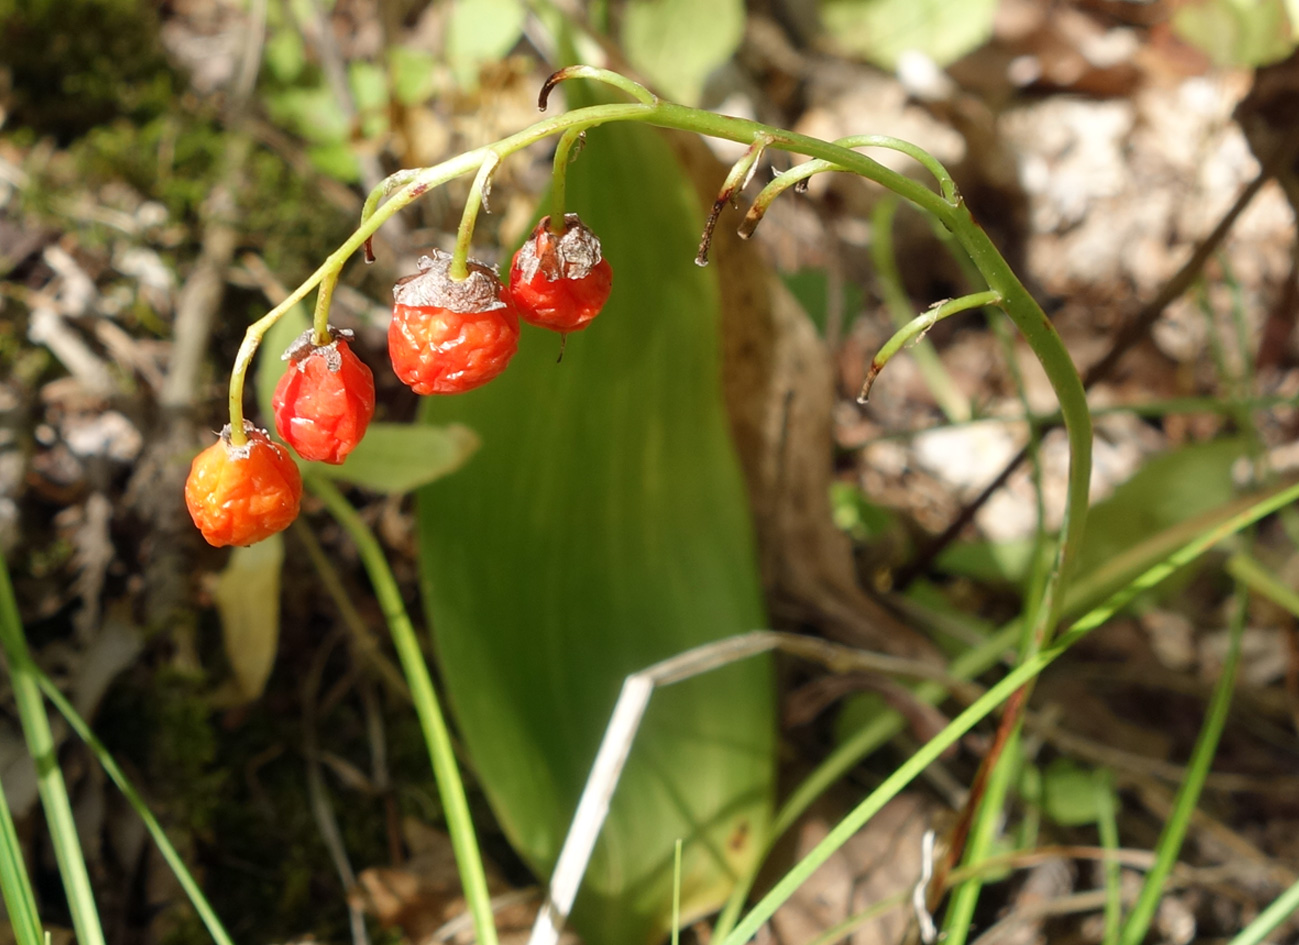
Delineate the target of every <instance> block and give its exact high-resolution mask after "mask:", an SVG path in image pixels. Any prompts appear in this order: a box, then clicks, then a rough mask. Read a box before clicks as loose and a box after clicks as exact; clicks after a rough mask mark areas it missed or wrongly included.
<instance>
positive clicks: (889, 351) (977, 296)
mask: <svg viewBox="0 0 1299 945" xmlns="http://www.w3.org/2000/svg"><path fill="white" fill-rule="evenodd" d="M1003 301H1004V299H1003V298H1002V295H1001V293H1000V292H998V291H996V290H995V289H988V290H987V291H985V292H973V293H971V294H970V295H963V296H961V297H960V298H959V299H948V300H947V301H946V302H940V303H938V304H937V305H934V306H933V307H931V308H930V309H929V310H928V311H926V312H922V313H921V314H919V315H917V316H916V317H915V318H913V319H911V320H910V321H909V322H907V323H906V324H904V325H903V326H902V327H901V328H899V329H898V330H897V331H896V332H894V333H893V337H891V338H890V339H889V340H888V341H886V342H885V343H884V347H882V348H880V350H879V352H878V353H877V354H876V355H875V357H874V358H873V359H872V360H871V364H870V368H869V369H868V370H867V372H866V380H865V381H864V382H863V383H862V387H861V393H860V394H858V396H857V402H858V403H862V404H864V403H866V401H867V399H868V398H869V397H870V392H871V387H873V386H874V384H875V379H876V378H877V377H879V373H880V371H882V370H883V369H884V365H886V364H888V363H889V361H890V360H891V359H892V358H893V356H894V355H895V354H897V353H898V352H899V351H901V350H902V349H903V348H904V347H906V346H907V345H909V344H911V343H912V342H914V341H915V340H916V339H917V338H923V337H924V335H925V332H927V331H929V329H931V328H933V327H934V326H935V325H937V324H938V323H939V322H941V321H942V320H943V319H944V318H948V317H950V316H952V315H956V314H957V313H959V312H968V311H969V310H970V309H972V308H982V307H983V306H985V305H999V304H1001V303H1002V302H1003ZM966 409H967V410H968V407H967V408H966Z"/></svg>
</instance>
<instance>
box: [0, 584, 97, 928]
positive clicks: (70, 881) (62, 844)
mask: <svg viewBox="0 0 1299 945" xmlns="http://www.w3.org/2000/svg"><path fill="white" fill-rule="evenodd" d="M0 648H3V649H4V655H5V660H6V662H8V664H9V678H10V684H11V685H12V686H13V691H14V702H15V703H16V704H17V707H18V719H19V721H20V722H21V724H22V729H23V738H24V739H25V740H26V742H27V751H28V753H30V754H31V756H32V760H33V761H35V762H36V790H37V793H38V794H39V795H40V798H41V806H42V807H43V808H44V810H45V821H46V824H47V825H48V827H49V831H50V841H51V843H52V845H53V847H54V859H55V862H56V863H57V864H58V867H59V876H60V877H62V879H63V889H64V892H65V894H66V895H67V899H68V910H69V911H70V912H71V914H72V927H73V930H74V931H75V932H76V934H77V941H78V942H80V943H82V945H104V931H103V928H102V927H101V926H100V924H99V911H98V909H97V908H96V906H95V896H94V892H93V891H92V889H91V887H90V875H89V874H88V873H87V872H86V859H85V856H84V855H83V854H82V852H81V840H80V838H79V837H78V836H77V823H76V820H75V818H73V816H72V805H71V803H70V802H69V800H68V788H67V785H66V784H65V783H64V781H63V772H62V771H61V770H60V769H59V762H58V758H57V755H56V752H55V746H54V735H53V733H52V732H51V731H50V720H49V717H48V716H47V715H46V714H45V702H44V700H42V699H41V691H40V687H39V685H38V684H37V681H36V679H37V674H38V673H39V670H38V669H37V667H36V663H35V662H34V661H33V660H32V656H31V652H30V651H29V650H28V649H27V638H26V637H25V636H24V634H23V626H22V619H21V618H20V617H19V615H18V602H17V601H16V600H15V598H14V590H13V585H12V584H10V582H9V568H8V566H7V565H5V564H4V563H3V562H0ZM29 892H30V890H29ZM7 895H8V893H7V892H6V897H7ZM33 911H34V907H33Z"/></svg>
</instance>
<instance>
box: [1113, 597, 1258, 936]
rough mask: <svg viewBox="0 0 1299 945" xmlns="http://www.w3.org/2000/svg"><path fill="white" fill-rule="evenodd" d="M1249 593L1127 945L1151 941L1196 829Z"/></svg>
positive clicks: (1240, 603) (1232, 686) (1240, 604)
mask: <svg viewBox="0 0 1299 945" xmlns="http://www.w3.org/2000/svg"><path fill="white" fill-rule="evenodd" d="M1247 604H1248V595H1247V594H1246V593H1244V589H1243V588H1241V590H1240V591H1238V600H1237V606H1236V610H1235V612H1234V614H1233V615H1232V621H1231V636H1230V643H1229V646H1228V649H1227V656H1226V659H1225V660H1223V664H1222V673H1221V674H1220V675H1219V676H1218V681H1217V683H1215V684H1214V687H1213V696H1212V697H1211V698H1210V699H1209V710H1208V712H1207V713H1206V715H1205V719H1204V725H1203V727H1202V728H1201V729H1200V735H1199V737H1198V738H1197V739H1196V742H1195V749H1194V751H1192V753H1191V761H1190V764H1188V765H1187V767H1186V780H1185V781H1183V782H1182V784H1181V786H1180V787H1179V788H1178V789H1177V796H1176V798H1174V800H1173V810H1172V813H1171V814H1169V817H1168V823H1166V824H1165V825H1164V830H1163V832H1162V833H1161V834H1160V836H1159V845H1158V847H1157V848H1156V853H1155V865H1154V866H1153V867H1151V869H1150V872H1148V873H1147V874H1146V880H1145V883H1144V884H1143V885H1142V887H1141V893H1140V894H1139V895H1138V896H1137V902H1136V904H1135V905H1134V906H1133V907H1132V912H1131V913H1129V915H1128V920H1127V922H1126V924H1125V925H1124V928H1123V937H1122V939H1121V941H1122V943H1123V945H1140V943H1141V941H1142V940H1143V939H1145V937H1146V930H1147V929H1149V928H1150V922H1151V920H1152V919H1154V917H1155V910H1156V909H1157V908H1158V907H1159V900H1160V899H1161V898H1162V897H1163V895H1164V883H1165V881H1166V880H1167V879H1168V874H1169V873H1171V872H1172V869H1173V866H1174V864H1176V862H1177V856H1178V854H1179V853H1181V850H1182V841H1183V840H1184V839H1185V838H1186V832H1187V830H1188V829H1189V828H1190V825H1191V816H1192V814H1194V813H1195V807H1196V805H1197V804H1198V803H1199V800H1200V792H1201V790H1203V788H1204V779H1205V778H1206V777H1207V776H1208V774H1209V767H1210V766H1211V765H1212V764H1213V756H1214V755H1215V754H1216V753H1217V751H1218V741H1219V739H1220V738H1221V737H1222V730H1223V727H1224V726H1225V725H1226V724H1227V713H1228V711H1229V710H1230V709H1231V697H1232V695H1233V694H1234V693H1235V691H1236V670H1237V668H1238V667H1239V665H1240V641H1241V638H1242V637H1243V635H1244V632H1245V613H1246V606H1247Z"/></svg>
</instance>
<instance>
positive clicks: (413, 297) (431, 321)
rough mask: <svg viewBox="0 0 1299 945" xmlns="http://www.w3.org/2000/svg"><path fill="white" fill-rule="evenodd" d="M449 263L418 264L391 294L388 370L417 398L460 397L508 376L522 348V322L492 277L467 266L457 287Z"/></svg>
mask: <svg viewBox="0 0 1299 945" xmlns="http://www.w3.org/2000/svg"><path fill="white" fill-rule="evenodd" d="M450 265H451V255H450V254H449V253H443V252H440V251H437V250H435V251H434V253H433V255H432V256H421V257H420V259H419V270H420V271H419V272H418V273H416V274H415V275H413V276H407V277H406V278H404V279H402V280H401V281H400V282H398V283H397V284H396V285H395V286H393V289H392V297H393V299H394V300H395V304H394V305H393V309H392V322H391V323H390V324H389V326H388V355H389V357H391V358H392V369H393V370H394V371H395V372H396V373H397V376H398V377H399V378H401V380H402V382H403V383H404V384H407V385H408V386H410V387H411V388H412V389H413V390H414V391H415V393H417V394H459V393H462V392H463V391H467V390H473V389H474V388H475V387H479V386H481V385H483V384H486V383H487V382H488V381H490V380H491V379H492V378H494V377H495V376H496V375H497V374H500V373H501V372H502V371H504V370H505V366H506V365H507V364H509V362H510V358H512V357H514V352H515V351H517V350H518V348H519V316H518V314H517V313H516V312H515V311H514V306H513V305H511V304H510V301H509V296H508V295H507V294H506V293H505V292H504V287H503V286H502V285H501V280H500V279H498V278H497V277H496V273H495V271H493V270H492V269H491V268H490V267H488V266H484V265H483V264H481V263H476V262H472V261H471V262H470V263H469V276H468V278H466V279H463V280H461V281H460V282H456V281H455V280H453V279H452V278H451V276H450V274H449V272H448V269H449V267H450Z"/></svg>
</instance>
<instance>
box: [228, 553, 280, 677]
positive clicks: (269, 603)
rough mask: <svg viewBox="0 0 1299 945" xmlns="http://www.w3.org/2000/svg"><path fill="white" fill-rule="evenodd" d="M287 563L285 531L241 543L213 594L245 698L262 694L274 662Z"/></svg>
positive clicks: (232, 663)
mask: <svg viewBox="0 0 1299 945" xmlns="http://www.w3.org/2000/svg"><path fill="white" fill-rule="evenodd" d="M283 564H284V536H282V535H272V536H271V537H270V538H267V539H266V540H264V541H259V542H258V543H257V544H255V545H250V546H249V547H247V548H236V549H235V550H234V551H233V552H231V554H230V561H229V562H228V563H227V564H226V566H225V569H224V570H223V571H222V572H221V576H220V577H219V578H218V579H217V586H216V591H215V592H214V593H213V594H212V597H213V598H214V599H215V601H216V607H217V613H218V614H219V615H220V617H221V639H222V642H223V643H224V644H225V651H226V657H227V658H228V659H229V660H230V668H231V670H232V671H233V672H234V677H235V687H236V690H237V691H238V694H239V698H240V699H241V700H243V701H245V702H251V701H252V700H253V699H256V698H257V697H258V696H260V695H261V694H262V690H263V689H264V688H265V687H266V680H267V678H268V677H269V676H270V675H271V667H272V666H273V665H274V664H275V650H276V647H277V645H278V643H279V639H280V571H281V569H282V567H283Z"/></svg>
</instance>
